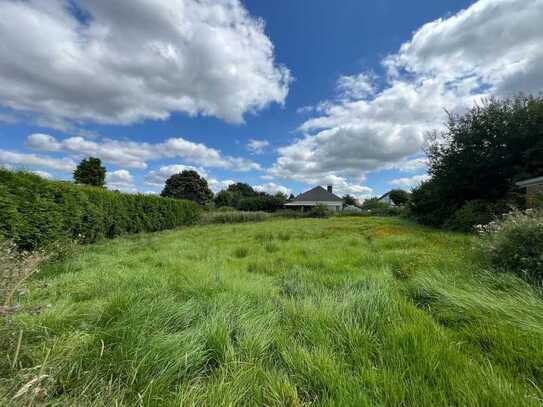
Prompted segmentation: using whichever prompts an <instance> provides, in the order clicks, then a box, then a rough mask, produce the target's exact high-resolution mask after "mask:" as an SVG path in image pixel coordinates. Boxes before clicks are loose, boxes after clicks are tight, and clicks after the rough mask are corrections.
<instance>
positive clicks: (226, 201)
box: [214, 189, 234, 208]
mask: <svg viewBox="0 0 543 407" xmlns="http://www.w3.org/2000/svg"><path fill="white" fill-rule="evenodd" d="M214 201H215V206H216V207H217V208H222V207H224V206H234V195H233V194H232V192H229V191H226V190H224V189H223V190H222V191H220V192H218V193H217V195H215V199H214Z"/></svg>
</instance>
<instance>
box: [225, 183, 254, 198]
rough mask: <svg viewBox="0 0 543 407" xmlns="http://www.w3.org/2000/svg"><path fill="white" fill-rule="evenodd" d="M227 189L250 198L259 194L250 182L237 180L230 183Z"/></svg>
mask: <svg viewBox="0 0 543 407" xmlns="http://www.w3.org/2000/svg"><path fill="white" fill-rule="evenodd" d="M227 191H228V192H231V193H232V194H234V195H237V196H239V197H243V198H250V197H253V196H257V195H258V192H256V191H255V190H254V189H253V187H251V186H250V185H249V184H245V183H244V182H237V183H235V184H232V185H229V186H228V189H227Z"/></svg>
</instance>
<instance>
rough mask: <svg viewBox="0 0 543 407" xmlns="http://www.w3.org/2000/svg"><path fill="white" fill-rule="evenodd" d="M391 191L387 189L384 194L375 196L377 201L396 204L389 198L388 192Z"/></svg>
mask: <svg viewBox="0 0 543 407" xmlns="http://www.w3.org/2000/svg"><path fill="white" fill-rule="evenodd" d="M391 192H392V191H388V192H387V193H386V194H384V195H383V196H381V197H380V198H377V200H378V201H379V202H383V203H386V204H388V205H391V206H396V204H395V203H394V202H393V201H392V199H390V193H391Z"/></svg>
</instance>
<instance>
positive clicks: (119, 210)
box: [0, 169, 200, 250]
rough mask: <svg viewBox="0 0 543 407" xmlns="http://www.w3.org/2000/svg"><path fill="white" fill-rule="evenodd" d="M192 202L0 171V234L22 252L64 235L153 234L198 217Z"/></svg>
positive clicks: (87, 240) (82, 238)
mask: <svg viewBox="0 0 543 407" xmlns="http://www.w3.org/2000/svg"><path fill="white" fill-rule="evenodd" d="M199 215H200V211H199V208H198V206H197V205H196V204H195V203H193V202H190V201H182V200H175V199H170V198H161V197H158V196H151V195H133V194H123V193H120V192H112V191H108V190H105V189H102V188H96V187H88V186H82V185H75V184H73V183H71V182H63V181H48V180H45V179H43V178H41V177H39V176H37V175H34V174H31V173H26V172H13V171H8V170H5V169H0V234H3V235H4V236H5V237H7V238H10V239H13V240H14V241H15V243H16V244H17V245H18V246H19V247H20V248H21V249H24V250H32V249H35V248H37V247H42V246H45V245H47V244H48V243H51V242H54V241H57V240H61V239H65V238H67V239H76V240H78V241H81V242H83V243H92V242H95V241H96V240H98V239H100V238H113V237H116V236H120V235H123V234H129V233H138V232H155V231H159V230H165V229H172V228H175V227H178V226H182V225H190V224H194V223H196V222H197V221H198V219H199Z"/></svg>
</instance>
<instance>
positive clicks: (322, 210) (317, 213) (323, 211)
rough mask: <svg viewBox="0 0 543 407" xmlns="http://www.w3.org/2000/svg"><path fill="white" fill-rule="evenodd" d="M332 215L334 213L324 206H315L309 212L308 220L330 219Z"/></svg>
mask: <svg viewBox="0 0 543 407" xmlns="http://www.w3.org/2000/svg"><path fill="white" fill-rule="evenodd" d="M331 215H332V211H331V210H330V209H328V208H327V207H326V206H324V205H315V206H314V207H313V208H311V210H310V211H309V212H307V217H308V218H328V217H329V216H331Z"/></svg>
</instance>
